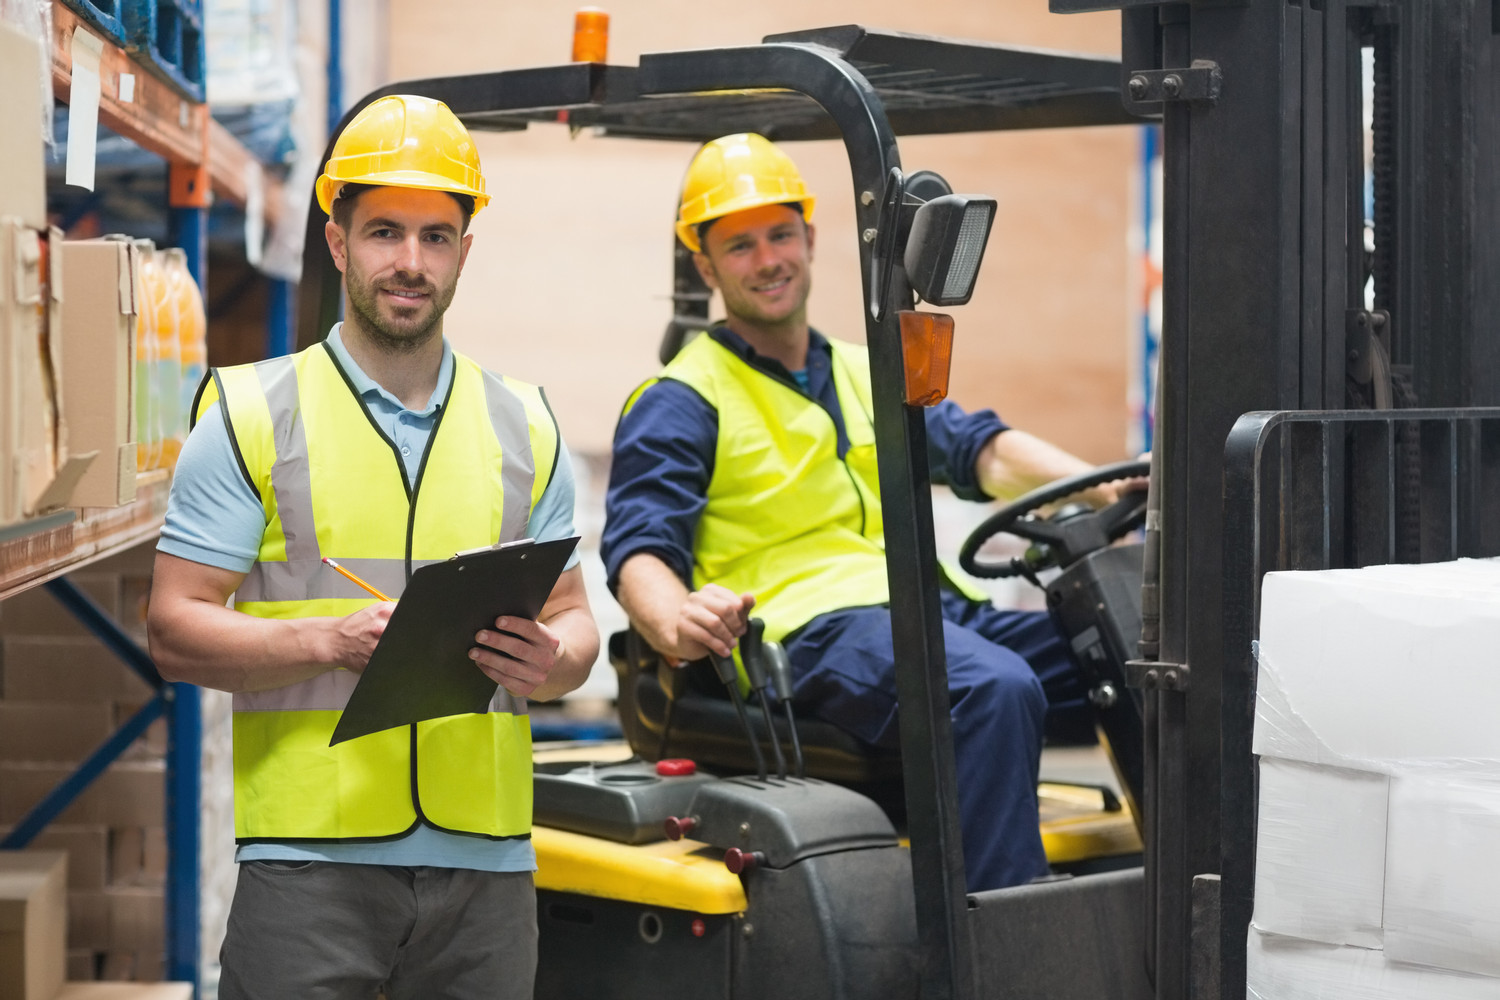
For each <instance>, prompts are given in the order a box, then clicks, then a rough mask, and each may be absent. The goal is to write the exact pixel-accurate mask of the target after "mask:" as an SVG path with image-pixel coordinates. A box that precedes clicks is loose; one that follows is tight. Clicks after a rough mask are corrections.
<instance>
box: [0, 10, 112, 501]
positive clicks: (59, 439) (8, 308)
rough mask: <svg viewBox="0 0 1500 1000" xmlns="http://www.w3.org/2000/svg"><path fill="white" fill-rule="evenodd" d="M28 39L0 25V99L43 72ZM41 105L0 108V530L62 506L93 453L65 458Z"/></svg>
mask: <svg viewBox="0 0 1500 1000" xmlns="http://www.w3.org/2000/svg"><path fill="white" fill-rule="evenodd" d="M42 65H43V63H42V49H41V46H40V45H39V44H38V43H37V42H36V41H35V40H33V39H31V38H28V37H26V36H25V35H23V34H21V33H20V32H19V31H17V30H16V29H14V28H12V27H10V26H9V25H6V24H0V92H3V93H5V94H7V95H20V94H31V93H33V92H34V90H35V87H36V80H37V76H38V73H39V71H40V69H41V67H42ZM41 114H42V110H41V105H40V103H39V102H38V101H35V100H24V99H21V98H19V97H16V98H15V99H7V100H5V101H0V135H3V136H5V137H6V151H5V155H4V156H3V157H0V525H5V524H8V523H10V522H12V521H18V520H21V519H23V518H26V517H31V516H34V515H36V514H39V513H42V512H44V511H46V510H49V509H51V508H54V507H60V506H62V505H63V504H65V503H67V501H68V497H69V496H70V495H71V494H72V491H73V486H74V485H75V484H76V483H77V481H78V479H79V477H80V476H82V475H83V473H84V471H85V470H86V469H87V467H88V465H89V463H90V462H91V461H92V459H93V457H94V456H93V454H92V453H88V454H75V455H72V456H70V455H69V450H68V435H67V425H66V422H65V420H64V417H63V409H62V404H63V400H62V392H63V383H62V370H63V369H62V363H63V359H62V352H61V339H60V319H59V317H58V315H57V310H58V306H59V303H60V302H61V301H62V296H63V294H64V289H63V281H62V274H61V268H60V267H59V261H58V257H59V252H58V247H59V246H60V244H61V243H62V239H61V234H59V233H58V232H57V230H55V229H49V228H48V226H47V213H46V208H47V202H46V191H45V186H44V175H43V158H42V157H43V154H42V119H41Z"/></svg>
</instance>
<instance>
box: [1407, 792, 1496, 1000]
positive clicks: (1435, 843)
mask: <svg viewBox="0 0 1500 1000" xmlns="http://www.w3.org/2000/svg"><path fill="white" fill-rule="evenodd" d="M1388 836H1389V845H1388V847H1387V852H1386V871H1385V932H1386V933H1385V950H1386V954H1387V955H1388V956H1389V957H1390V958H1392V959H1399V960H1401V961H1406V962H1420V963H1422V964H1425V965H1437V966H1442V967H1443V968H1448V969H1463V970H1465V971H1467V972H1479V973H1485V974H1487V975H1491V976H1500V773H1497V772H1496V771H1493V770H1492V771H1491V772H1490V773H1488V774H1483V773H1473V772H1468V773H1466V772H1465V771H1463V770H1453V771H1444V770H1440V769H1429V770H1424V771H1422V772H1418V773H1409V774H1403V775H1401V776H1400V777H1398V778H1396V779H1394V780H1393V781H1392V783H1391V822H1390V831H1389V835H1388ZM1495 995H1496V996H1500V981H1497V982H1496V983H1495Z"/></svg>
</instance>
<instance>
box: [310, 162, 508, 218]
mask: <svg viewBox="0 0 1500 1000" xmlns="http://www.w3.org/2000/svg"><path fill="white" fill-rule="evenodd" d="M345 184H368V185H371V186H372V187H404V188H416V189H417V190H419V191H446V192H448V193H449V194H461V195H467V196H468V197H470V198H473V199H474V213H473V214H474V215H478V214H479V210H480V209H481V208H483V207H484V206H485V205H488V204H489V202H490V196H489V195H487V194H485V193H484V192H483V191H475V190H474V189H473V188H465V187H462V186H460V185H456V184H454V183H453V182H452V181H450V180H448V179H447V178H446V177H439V176H438V175H436V174H430V173H427V172H425V171H421V170H389V171H386V172H385V173H377V174H366V175H364V176H362V177H359V178H358V179H355V178H347V179H345V178H338V177H330V176H329V175H328V174H324V175H323V176H321V177H319V178H318V186H317V194H318V206H319V207H320V208H322V209H323V211H324V212H325V213H326V214H328V215H330V216H331V215H333V202H334V200H335V199H336V198H337V196H338V192H339V189H340V188H342V187H343V186H344V185H345ZM471 218H472V216H471Z"/></svg>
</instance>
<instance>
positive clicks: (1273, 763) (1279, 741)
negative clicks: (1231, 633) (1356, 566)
mask: <svg viewBox="0 0 1500 1000" xmlns="http://www.w3.org/2000/svg"><path fill="white" fill-rule="evenodd" d="M1260 635H1261V638H1260V641H1259V642H1258V643H1257V646H1256V651H1255V652H1256V660H1257V671H1258V678H1259V679H1258V685H1259V686H1258V689H1257V696H1256V711H1255V735H1254V744H1253V748H1254V751H1255V752H1256V753H1257V754H1259V755H1260V756H1261V760H1260V805H1259V825H1258V830H1257V836H1258V844H1257V852H1256V869H1257V871H1256V899H1255V912H1254V917H1253V927H1252V930H1251V933H1250V941H1249V945H1250V955H1251V987H1252V988H1251V990H1250V993H1249V996H1251V997H1278V998H1281V997H1290V998H1301V997H1325V996H1327V997H1333V996H1338V997H1350V998H1354V1000H1364V998H1367V997H1369V998H1377V997H1393V998H1394V997H1403V998H1406V997H1412V998H1418V997H1420V998H1428V997H1432V998H1439V1000H1444V998H1448V997H1471V996H1475V997H1477V996H1484V997H1493V998H1500V978H1491V977H1500V851H1497V850H1496V848H1497V846H1500V726H1496V725H1495V724H1494V722H1493V715H1494V709H1493V706H1494V704H1495V703H1496V700H1497V695H1500V670H1496V669H1495V667H1494V648H1495V640H1496V638H1497V637H1500V561H1496V560H1461V561H1458V562H1453V563H1439V564H1427V565H1421V566H1381V567H1371V568H1368V569H1362V570H1329V571H1322V572H1294V573H1273V574H1269V575H1268V576H1267V577H1266V580H1265V584H1264V589H1263V591H1262V612H1261V627H1260ZM1280 935H1287V936H1286V937H1281V936H1280ZM1298 939H1302V940H1298ZM1382 948H1383V949H1384V950H1383V951H1382V950H1380V949H1382ZM1439 970H1442V971H1439ZM1448 970H1461V972H1457V971H1448ZM1461 973H1462V974H1461ZM1467 974H1475V975H1478V976H1480V977H1481V978H1477V979H1476V978H1473V977H1472V976H1470V975H1467Z"/></svg>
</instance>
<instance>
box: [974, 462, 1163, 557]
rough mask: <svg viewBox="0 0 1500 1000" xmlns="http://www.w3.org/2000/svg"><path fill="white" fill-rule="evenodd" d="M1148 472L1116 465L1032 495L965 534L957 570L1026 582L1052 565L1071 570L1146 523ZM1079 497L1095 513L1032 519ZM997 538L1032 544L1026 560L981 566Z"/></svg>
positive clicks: (1140, 466)
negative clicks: (988, 545)
mask: <svg viewBox="0 0 1500 1000" xmlns="http://www.w3.org/2000/svg"><path fill="white" fill-rule="evenodd" d="M1150 471H1151V465H1150V463H1149V462H1142V461H1139V460H1137V461H1131V462H1116V463H1114V464H1113V465H1101V466H1100V467H1098V468H1097V469H1093V470H1091V471H1089V472H1085V473H1082V474H1080V475H1077V476H1069V477H1067V478H1065V479H1059V480H1057V481H1056V482H1053V483H1049V484H1048V485H1046V486H1043V487H1042V488H1041V489H1037V490H1033V491H1031V492H1030V493H1028V494H1026V495H1025V496H1023V497H1021V498H1020V499H1018V500H1016V501H1014V502H1013V503H1010V504H1007V505H1006V506H1004V507H1002V508H1001V509H1000V510H998V511H996V512H995V513H994V514H991V515H990V516H989V517H988V518H986V519H985V520H984V522H983V523H982V524H980V525H979V527H977V528H975V529H974V530H973V531H972V532H971V533H970V534H969V537H968V538H967V539H966V540H965V541H964V544H963V548H962V549H961V550H960V551H959V556H958V561H959V565H961V566H962V567H963V568H964V571H965V572H967V573H969V574H971V575H973V576H977V577H984V578H996V577H1005V576H1016V575H1025V576H1028V577H1030V576H1034V575H1035V573H1037V572H1038V571H1040V570H1043V569H1047V568H1049V567H1051V566H1069V565H1072V564H1073V563H1075V562H1077V561H1078V560H1079V559H1081V558H1083V557H1084V556H1086V555H1088V554H1089V553H1091V552H1096V551H1098V550H1099V549H1102V548H1105V547H1106V546H1108V545H1109V544H1110V543H1112V542H1114V541H1116V540H1117V539H1119V538H1122V537H1124V536H1125V535H1126V534H1128V533H1129V532H1131V531H1133V530H1134V529H1136V528H1137V527H1139V526H1140V525H1141V523H1142V522H1143V521H1144V520H1145V518H1146V492H1145V488H1144V487H1145V485H1146V483H1147V480H1146V479H1145V478H1144V477H1146V476H1148V475H1149V474H1150ZM1080 494H1082V495H1083V497H1084V498H1085V499H1086V500H1087V502H1088V503H1089V504H1090V505H1091V506H1094V507H1095V509H1094V510H1092V511H1089V512H1078V513H1069V514H1068V515H1067V516H1065V517H1063V518H1061V519H1060V520H1059V519H1056V518H1043V517H1038V516H1036V515H1037V514H1038V513H1039V512H1040V511H1042V510H1044V509H1046V508H1048V507H1049V506H1051V505H1054V504H1056V503H1057V502H1058V501H1060V500H1065V499H1068V498H1070V497H1074V496H1077V495H1080ZM1111 498H1113V499H1111ZM1063 509H1064V510H1066V508H1063ZM1060 512H1061V511H1060ZM1000 534H1011V535H1016V536H1018V537H1020V538H1024V539H1026V540H1027V541H1029V542H1031V543H1032V548H1031V550H1030V551H1029V552H1028V553H1027V556H1026V558H1025V560H1024V561H1022V560H1012V559H1008V560H1005V561H1003V562H998V563H997V562H980V561H979V558H978V554H979V549H980V548H981V547H982V546H983V545H984V543H985V542H987V541H989V540H990V538H992V537H994V536H995V535H1000Z"/></svg>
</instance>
